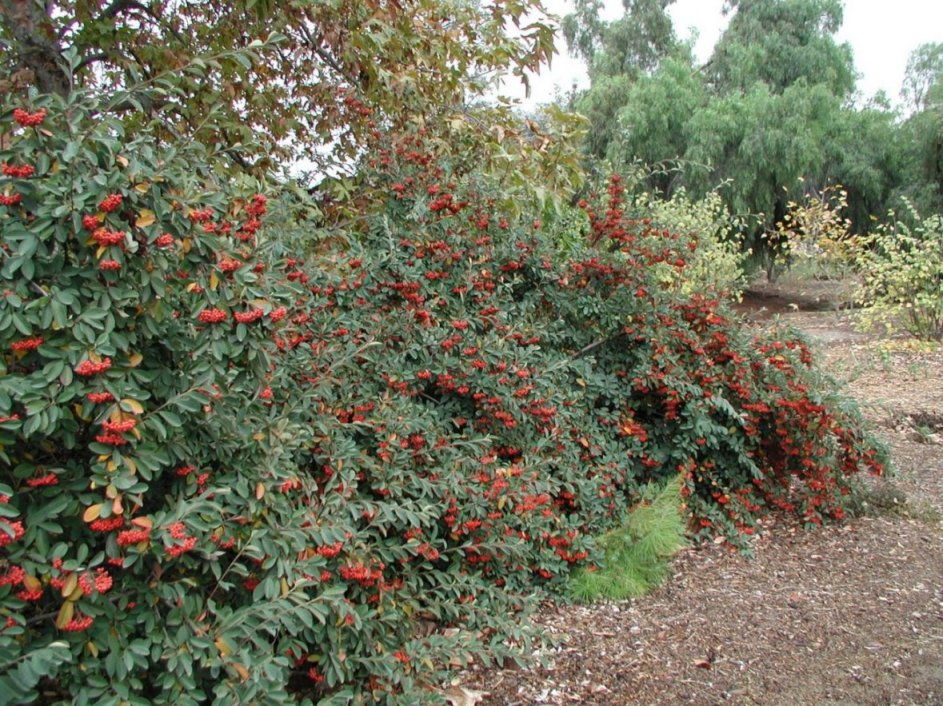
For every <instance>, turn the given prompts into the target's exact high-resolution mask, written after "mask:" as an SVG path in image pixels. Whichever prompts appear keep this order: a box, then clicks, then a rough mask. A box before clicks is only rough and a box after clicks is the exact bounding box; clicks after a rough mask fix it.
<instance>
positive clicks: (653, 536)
mask: <svg viewBox="0 0 943 706" xmlns="http://www.w3.org/2000/svg"><path fill="white" fill-rule="evenodd" d="M679 491H680V486H679V484H678V483H677V482H676V481H674V482H669V483H667V484H666V485H665V486H664V487H662V488H657V487H656V486H649V487H648V488H645V489H643V491H642V493H641V498H640V500H639V502H638V504H637V505H635V507H633V508H632V509H630V510H629V511H628V513H627V514H626V516H625V520H624V522H623V523H622V524H621V525H620V526H618V527H616V528H615V529H613V530H611V531H610V532H607V533H606V535H605V536H603V537H602V538H600V539H599V540H598V544H599V547H600V550H601V553H602V557H601V559H600V566H587V567H584V568H581V569H579V570H577V571H576V572H574V574H573V575H572V576H571V578H570V581H569V583H568V586H567V590H568V593H569V594H570V595H571V596H572V597H573V598H575V599H576V600H577V601H580V602H584V603H588V602H592V601H597V600H600V599H606V600H613V601H620V600H624V599H626V598H632V597H635V596H641V595H644V594H646V593H648V592H649V591H651V590H652V589H653V588H655V587H656V586H657V585H658V584H660V583H661V582H662V581H663V580H664V579H665V578H666V577H667V575H668V568H669V560H670V559H671V557H672V556H674V554H675V553H677V551H678V550H679V549H681V548H682V547H683V546H684V545H685V544H686V543H687V540H686V531H687V519H686V518H685V516H684V513H683V511H682V508H681V494H680V492H679Z"/></svg>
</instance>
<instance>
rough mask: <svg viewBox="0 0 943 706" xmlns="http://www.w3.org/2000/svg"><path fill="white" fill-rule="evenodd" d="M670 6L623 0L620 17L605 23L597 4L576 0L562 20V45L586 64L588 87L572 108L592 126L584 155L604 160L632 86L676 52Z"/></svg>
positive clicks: (665, 1)
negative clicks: (619, 114)
mask: <svg viewBox="0 0 943 706" xmlns="http://www.w3.org/2000/svg"><path fill="white" fill-rule="evenodd" d="M673 2H674V0H623V3H622V5H623V7H624V8H625V13H624V14H623V16H622V17H621V18H619V19H617V20H614V21H612V22H606V21H604V20H602V19H601V18H600V12H601V10H602V3H601V2H600V1H599V0H576V10H575V12H573V13H571V14H569V15H567V16H566V17H564V19H563V36H564V38H565V39H566V42H567V46H568V47H569V49H570V52H571V53H572V54H574V55H577V56H581V57H583V59H585V60H586V62H587V65H588V70H589V75H590V78H591V80H592V84H593V89H594V90H590V91H588V92H587V93H586V94H584V95H583V96H582V97H581V98H580V100H578V101H577V104H576V108H577V109H578V110H579V111H580V112H582V113H583V114H585V115H586V116H587V117H589V119H590V122H591V123H592V125H593V130H592V131H590V133H589V135H588V141H587V145H588V149H589V152H590V154H592V155H595V156H597V157H604V156H606V153H607V151H608V149H609V145H610V144H611V143H612V141H613V139H614V137H615V135H616V132H617V129H616V125H617V116H618V113H619V111H620V110H621V109H622V107H623V106H625V105H626V104H627V101H628V95H627V93H628V90H629V88H630V87H631V86H632V84H634V83H635V82H636V81H637V80H639V79H640V78H641V77H642V76H646V75H650V74H651V73H653V72H654V71H656V70H657V68H658V66H659V65H660V64H661V62H662V60H664V59H665V58H666V57H668V56H671V55H673V54H674V53H675V52H677V51H678V50H679V49H681V44H680V43H679V41H678V38H677V36H676V35H675V32H674V26H673V25H672V22H671V16H670V15H669V14H668V7H669V6H670V5H671V4H672V3H673Z"/></svg>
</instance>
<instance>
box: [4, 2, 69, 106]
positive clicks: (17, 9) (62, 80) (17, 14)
mask: <svg viewBox="0 0 943 706" xmlns="http://www.w3.org/2000/svg"><path fill="white" fill-rule="evenodd" d="M50 4H51V3H45V9H44V7H43V4H42V3H39V2H36V0H0V21H2V22H3V25H4V27H5V28H6V30H7V32H8V33H9V35H10V38H11V39H12V44H13V52H14V62H15V69H14V70H15V71H16V72H28V73H29V74H31V76H32V84H33V85H34V86H36V88H38V89H39V91H40V92H41V93H57V94H59V95H65V94H66V93H68V91H69V75H68V72H67V71H66V69H65V64H64V62H63V59H62V48H61V47H60V46H59V42H58V39H57V37H56V33H55V30H54V28H53V25H52V22H51V21H50V19H49V15H48V14H47V13H48V12H49V6H50ZM4 78H6V77H4Z"/></svg>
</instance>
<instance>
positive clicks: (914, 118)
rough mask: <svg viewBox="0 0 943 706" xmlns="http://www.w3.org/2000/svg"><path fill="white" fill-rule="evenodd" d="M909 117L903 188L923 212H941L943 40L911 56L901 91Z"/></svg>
mask: <svg viewBox="0 0 943 706" xmlns="http://www.w3.org/2000/svg"><path fill="white" fill-rule="evenodd" d="M902 94H903V97H904V99H905V100H906V101H907V108H908V109H909V110H910V111H911V114H910V117H909V118H908V119H907V121H906V122H905V123H904V125H903V130H904V132H905V134H906V136H907V137H908V138H909V145H910V150H909V152H908V158H909V162H908V175H909V177H910V178H909V179H908V183H907V184H905V185H904V186H903V188H902V191H903V193H904V195H906V196H908V197H909V198H910V199H911V200H912V201H913V202H914V203H915V205H916V206H917V207H918V208H919V209H921V210H923V211H924V212H934V211H935V212H941V211H943V43H939V42H938V43H931V44H923V45H921V46H919V47H918V48H917V49H916V50H914V52H913V53H912V54H911V56H910V60H909V61H908V63H907V73H906V77H905V79H904V87H903V91H902Z"/></svg>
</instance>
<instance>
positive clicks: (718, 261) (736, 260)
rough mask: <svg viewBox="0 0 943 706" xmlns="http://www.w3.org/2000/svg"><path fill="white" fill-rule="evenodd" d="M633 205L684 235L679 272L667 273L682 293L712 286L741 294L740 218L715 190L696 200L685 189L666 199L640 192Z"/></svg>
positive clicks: (658, 225)
mask: <svg viewBox="0 0 943 706" xmlns="http://www.w3.org/2000/svg"><path fill="white" fill-rule="evenodd" d="M633 208H634V209H637V210H638V211H639V213H642V214H645V217H646V218H649V219H650V220H651V222H652V224H653V225H654V226H655V227H656V228H663V229H666V230H668V231H669V232H671V233H677V234H679V235H681V236H682V237H684V238H686V239H687V240H688V255H687V256H686V258H685V259H686V260H687V265H686V267H685V268H684V271H683V275H682V274H681V273H679V272H678V271H677V270H672V271H670V272H669V273H668V281H670V282H672V284H673V286H675V287H677V288H678V289H679V290H680V291H681V292H682V293H684V294H686V295H691V294H695V293H702V294H703V293H707V292H711V293H713V294H715V295H719V296H728V297H730V298H731V299H733V300H739V299H740V294H741V292H742V290H743V287H744V284H745V281H746V274H745V267H746V258H747V256H748V254H747V253H745V252H743V250H742V248H741V245H740V242H739V239H738V237H737V233H738V232H739V230H740V228H741V226H742V224H741V223H740V221H739V219H737V218H735V217H734V216H732V215H731V214H730V213H729V212H728V211H727V207H726V206H725V205H724V202H723V199H722V198H721V196H720V194H719V193H717V192H710V193H709V194H707V195H706V196H704V197H703V198H700V199H697V200H695V199H692V198H691V197H690V196H689V195H688V194H687V192H686V191H685V190H684V189H679V190H678V191H676V192H675V193H674V194H672V196H671V198H670V199H667V200H665V199H660V198H656V197H655V196H653V195H651V194H648V193H645V194H641V195H640V196H637V197H636V198H635V202H634V204H633Z"/></svg>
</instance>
